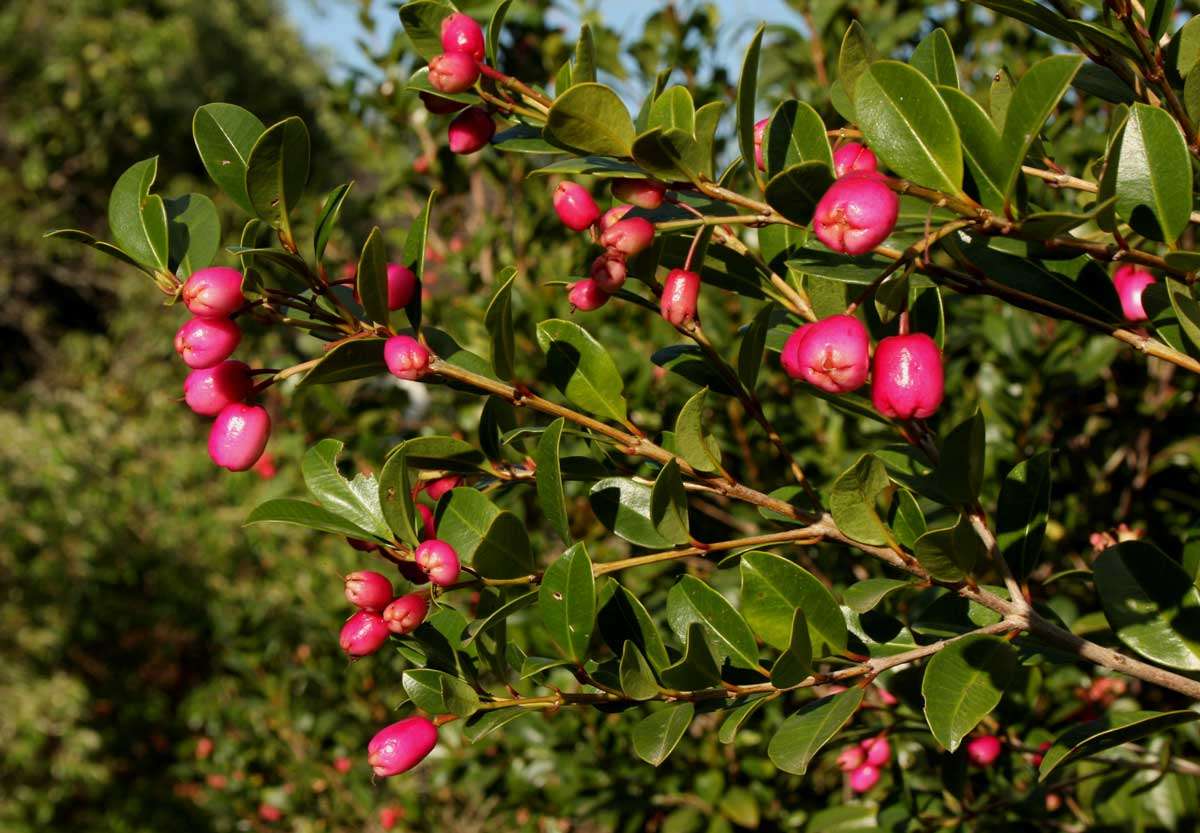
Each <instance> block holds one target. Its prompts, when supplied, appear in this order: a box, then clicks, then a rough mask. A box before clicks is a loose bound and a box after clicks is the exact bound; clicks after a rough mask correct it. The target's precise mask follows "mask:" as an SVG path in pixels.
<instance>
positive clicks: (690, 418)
mask: <svg viewBox="0 0 1200 833" xmlns="http://www.w3.org/2000/svg"><path fill="white" fill-rule="evenodd" d="M707 396H708V388H701V389H700V390H699V391H697V392H696V393H695V394H693V395H692V397H691V398H690V399H689V400H688V401H687V402H686V403H684V406H683V408H681V409H680V411H679V415H678V416H677V417H676V418H675V451H676V453H677V454H678V455H679V456H680V457H682V458H683V459H684V460H686V461H687V463H688V465H690V466H691V467H692V468H694V469H695V470H696V471H702V472H711V471H716V470H717V468H718V466H719V465H720V460H721V445H720V443H719V442H717V441H716V439H714V438H713V437H711V436H709V435H708V431H707V430H706V429H705V424H706V423H705V419H704V400H705V397H707Z"/></svg>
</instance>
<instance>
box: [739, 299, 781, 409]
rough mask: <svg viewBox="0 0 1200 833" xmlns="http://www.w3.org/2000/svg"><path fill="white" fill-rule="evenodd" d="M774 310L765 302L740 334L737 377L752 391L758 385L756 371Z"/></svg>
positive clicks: (759, 365)
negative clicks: (740, 342)
mask: <svg viewBox="0 0 1200 833" xmlns="http://www.w3.org/2000/svg"><path fill="white" fill-rule="evenodd" d="M774 312H775V305H774V304H767V305H766V306H764V307H763V308H762V309H760V310H759V311H758V312H757V313H756V314H755V316H754V318H753V320H751V322H750V324H749V325H748V326H747V327H746V331H745V332H744V333H743V334H742V344H741V346H740V347H739V348H738V361H737V370H738V378H739V379H741V380H742V384H743V385H745V386H746V390H749V391H752V390H754V388H755V387H756V386H757V385H758V371H759V368H760V367H762V360H763V351H764V350H765V348H766V345H767V331H768V330H769V329H770V328H771V316H772V314H773V313H774Z"/></svg>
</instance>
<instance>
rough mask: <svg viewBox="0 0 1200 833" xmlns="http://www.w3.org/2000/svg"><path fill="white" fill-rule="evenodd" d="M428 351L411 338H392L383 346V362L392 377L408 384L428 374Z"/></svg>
mask: <svg viewBox="0 0 1200 833" xmlns="http://www.w3.org/2000/svg"><path fill="white" fill-rule="evenodd" d="M429 359H430V356H429V351H428V350H427V349H425V345H424V344H422V343H421V342H419V341H417V340H416V339H415V338H413V337H412V336H392V337H391V338H389V339H388V340H387V342H385V343H384V345H383V361H384V363H385V364H386V365H387V368H388V370H389V371H390V372H391V374H392V375H393V376H396V377H398V378H400V379H406V380H408V381H410V382H415V381H416V380H418V379H420V378H421V377H423V376H424V375H425V374H426V373H428V372H429Z"/></svg>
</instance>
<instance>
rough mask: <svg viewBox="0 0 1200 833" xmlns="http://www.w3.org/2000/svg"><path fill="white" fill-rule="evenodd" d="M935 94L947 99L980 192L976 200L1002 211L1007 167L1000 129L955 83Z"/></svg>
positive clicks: (968, 168)
mask: <svg viewBox="0 0 1200 833" xmlns="http://www.w3.org/2000/svg"><path fill="white" fill-rule="evenodd" d="M938 95H940V96H941V97H942V101H944V102H946V107H947V108H948V109H949V110H950V115H951V116H953V118H954V123H955V124H956V125H958V134H959V136H961V137H962V150H963V158H964V160H965V161H966V163H967V170H969V171H970V172H971V180H972V181H973V182H974V183H975V188H976V190H977V191H978V193H979V201H980V202H981V203H982V204H983V205H984V207H985V208H988V209H990V210H992V211H1002V210H1003V209H1004V196H1005V187H1006V177H1007V174H1008V168H1007V163H1006V161H1005V152H1004V145H1003V143H1002V142H1001V140H1000V131H999V130H997V129H996V126H995V125H994V124H993V123H992V120H991V118H989V117H988V114H987V113H986V112H985V111H984V109H983V107H981V106H980V105H979V104H978V103H977V102H976V101H975V99H973V98H971V97H970V96H969V95H967V94H966V93H964V92H963V91H962V90H960V89H958V88H957V87H945V86H941V87H938Z"/></svg>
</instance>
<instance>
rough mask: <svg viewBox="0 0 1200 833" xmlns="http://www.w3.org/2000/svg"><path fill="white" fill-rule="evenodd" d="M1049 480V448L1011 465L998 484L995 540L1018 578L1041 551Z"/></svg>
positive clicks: (1048, 497)
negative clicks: (1006, 474)
mask: <svg viewBox="0 0 1200 833" xmlns="http://www.w3.org/2000/svg"><path fill="white" fill-rule="evenodd" d="M1050 482H1051V472H1050V452H1049V451H1043V452H1040V453H1039V454H1035V455H1034V456H1033V457H1030V458H1029V459H1028V460H1022V461H1021V462H1020V463H1017V465H1015V466H1013V469H1012V471H1010V472H1009V473H1008V476H1007V477H1005V478H1004V483H1003V485H1001V487H1000V502H999V505H998V506H997V509H996V543H997V545H998V546H999V548H1000V552H1001V554H1003V555H1004V557H1005V559H1007V561H1008V565H1009V567H1010V568H1011V569H1012V571H1013V574H1014V575H1016V576H1017V577H1019V578H1023V577H1024V576H1026V575H1028V574H1029V571H1030V570H1032V569H1033V568H1034V566H1035V565H1036V564H1037V562H1038V559H1039V558H1040V557H1041V554H1042V538H1043V536H1044V535H1045V533H1046V520H1047V518H1048V516H1049V512H1050Z"/></svg>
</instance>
